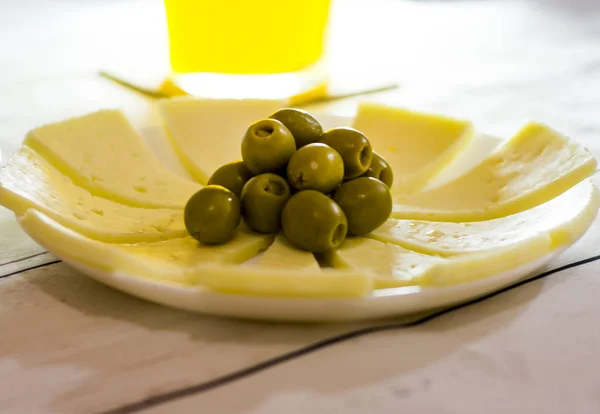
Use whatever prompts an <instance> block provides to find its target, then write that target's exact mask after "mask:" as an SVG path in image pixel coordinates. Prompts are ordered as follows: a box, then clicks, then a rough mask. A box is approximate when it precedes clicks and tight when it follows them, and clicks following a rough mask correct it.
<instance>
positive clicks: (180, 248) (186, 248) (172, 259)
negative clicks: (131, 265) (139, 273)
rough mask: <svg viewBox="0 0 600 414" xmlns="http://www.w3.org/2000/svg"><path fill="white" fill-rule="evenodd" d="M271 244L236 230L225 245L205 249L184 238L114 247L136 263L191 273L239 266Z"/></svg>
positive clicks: (269, 237) (266, 236)
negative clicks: (212, 266) (218, 265)
mask: <svg viewBox="0 0 600 414" xmlns="http://www.w3.org/2000/svg"><path fill="white" fill-rule="evenodd" d="M272 242H273V236H272V235H269V234H258V233H253V232H247V231H243V230H239V231H238V232H237V233H236V235H235V236H234V238H233V239H231V240H229V241H228V242H227V243H224V244H220V245H215V246H209V245H205V244H201V243H199V242H198V241H197V240H195V239H194V238H192V237H190V236H187V237H183V238H179V239H172V240H165V241H159V242H153V243H148V242H146V243H135V244H116V245H115V246H116V247H118V248H119V249H121V250H122V251H124V252H126V253H130V254H133V255H135V256H136V257H138V259H139V260H144V261H148V263H150V262H155V263H156V265H157V266H162V267H165V268H166V267H169V266H170V267H177V268H180V267H183V268H186V269H191V268H194V267H197V266H200V265H205V264H206V263H212V262H215V263H243V262H245V261H247V260H250V259H252V258H253V257H255V256H256V255H258V254H259V253H260V252H261V251H263V250H265V249H266V248H267V247H269V245H270V244H271V243H272Z"/></svg>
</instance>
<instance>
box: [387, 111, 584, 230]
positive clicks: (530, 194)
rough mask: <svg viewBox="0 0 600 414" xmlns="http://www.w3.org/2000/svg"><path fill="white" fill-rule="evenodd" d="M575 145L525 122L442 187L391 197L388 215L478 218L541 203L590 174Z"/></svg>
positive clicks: (441, 219)
mask: <svg viewBox="0 0 600 414" xmlns="http://www.w3.org/2000/svg"><path fill="white" fill-rule="evenodd" d="M595 169H596V160H595V159H594V158H593V157H592V156H591V154H590V153H589V152H588V151H587V150H586V149H585V148H584V147H583V146H581V145H580V144H578V143H576V142H574V141H572V140H570V139H568V138H566V137H564V136H562V135H560V134H559V133H557V132H556V131H553V130H552V129H550V128H549V127H547V126H545V125H542V124H538V123H529V124H527V125H526V126H524V127H523V128H522V129H521V130H520V131H519V132H518V133H517V134H516V135H515V136H514V137H512V138H511V139H510V140H509V141H507V142H506V143H505V144H504V145H502V146H501V147H500V148H499V149H498V150H497V151H495V152H494V153H493V154H492V155H491V156H489V157H488V158H486V159H485V160H483V161H482V162H481V163H480V164H478V165H477V166H475V167H474V168H473V169H471V170H470V171H469V172H467V173H465V174H464V175H462V176H460V177H459V178H457V179H455V180H453V181H451V182H449V183H446V184H444V185H442V186H439V187H435V188H432V189H430V190H427V191H422V192H417V193H413V194H408V195H404V196H401V197H396V199H395V202H396V204H395V205H394V207H393V211H392V217H395V218H402V219H415V220H431V221H454V222H459V221H482V220H491V219H495V218H498V217H503V216H508V215H510V214H515V213H518V212H520V211H524V210H527V209H529V208H532V207H535V206H537V205H540V204H542V203H544V202H546V201H548V200H551V199H552V198H554V197H556V196H558V195H559V194H561V193H563V192H565V191H566V190H568V189H569V188H571V187H573V186H574V185H575V184H577V183H579V182H581V181H582V180H584V179H585V178H587V177H589V176H590V175H592V174H593V173H594V171H595Z"/></svg>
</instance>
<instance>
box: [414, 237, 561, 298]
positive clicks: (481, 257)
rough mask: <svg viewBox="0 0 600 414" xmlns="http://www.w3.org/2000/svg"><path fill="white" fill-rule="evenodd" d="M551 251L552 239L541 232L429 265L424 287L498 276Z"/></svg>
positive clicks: (540, 257) (449, 284)
mask: <svg viewBox="0 0 600 414" xmlns="http://www.w3.org/2000/svg"><path fill="white" fill-rule="evenodd" d="M552 251H553V246H552V240H551V239H550V237H549V236H548V234H544V233H541V234H538V235H534V236H532V237H530V238H528V239H526V240H523V241H521V242H520V243H516V244H511V245H508V246H506V247H499V248H496V249H491V250H487V251H482V252H478V253H472V254H468V255H464V256H457V257H451V258H448V259H445V260H443V261H440V262H438V263H434V264H432V266H431V268H430V269H429V271H428V277H427V284H426V285H427V286H428V287H434V286H435V287H442V286H451V285H456V284H460V283H467V282H473V281H476V280H479V279H484V278H488V277H492V276H496V275H500V274H501V273H503V272H508V271H511V270H513V269H517V268H519V267H521V266H525V265H527V264H530V263H532V262H534V261H535V260H539V259H542V258H543V257H545V256H546V255H548V254H550V253H551V252H552Z"/></svg>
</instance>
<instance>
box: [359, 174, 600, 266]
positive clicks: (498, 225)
mask: <svg viewBox="0 0 600 414" xmlns="http://www.w3.org/2000/svg"><path fill="white" fill-rule="evenodd" d="M599 206H600V196H599V194H598V189H597V188H596V187H595V186H594V185H593V184H592V182H591V180H589V179H588V180H585V181H583V182H581V183H579V184H577V185H576V186H575V187H573V188H571V189H570V190H567V191H566V192H565V193H563V194H561V195H559V196H558V197H556V198H554V199H552V200H550V201H548V202H547V203H544V204H542V205H539V206H537V207H535V208H532V209H530V210H526V211H523V212H521V213H517V214H513V215H510V216H507V217H502V218H498V219H494V220H488V221H479V222H467V223H449V222H436V221H419V220H396V219H389V220H388V221H387V222H385V223H384V224H383V225H382V226H381V227H379V228H378V229H376V230H374V231H373V232H372V233H371V234H370V235H369V237H373V238H375V239H377V240H381V241H384V242H390V243H395V244H398V245H401V246H403V247H405V248H407V249H411V250H415V251H418V252H421V253H426V254H436V255H440V256H454V255H462V254H466V253H474V252H481V251H485V250H490V249H495V248H502V247H505V246H509V245H515V244H518V243H521V242H522V241H524V240H526V239H529V238H532V237H534V236H536V235H539V234H542V233H544V234H548V235H549V236H550V238H551V240H552V244H553V246H554V247H559V246H561V245H564V244H568V243H571V242H573V241H574V239H576V238H577V237H579V236H580V235H581V234H582V232H583V231H585V229H587V228H588V227H589V225H590V224H591V223H592V221H593V220H594V218H595V217H596V214H597V212H598V208H599Z"/></svg>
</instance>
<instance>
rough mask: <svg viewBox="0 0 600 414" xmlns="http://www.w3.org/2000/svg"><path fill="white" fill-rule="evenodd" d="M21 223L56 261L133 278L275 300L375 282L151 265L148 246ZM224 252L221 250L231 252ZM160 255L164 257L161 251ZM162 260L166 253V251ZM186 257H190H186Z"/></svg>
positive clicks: (32, 216)
mask: <svg viewBox="0 0 600 414" xmlns="http://www.w3.org/2000/svg"><path fill="white" fill-rule="evenodd" d="M19 221H20V224H21V227H22V228H23V229H24V230H25V231H26V232H27V234H28V235H29V236H30V237H31V238H33V239H34V240H35V241H37V242H38V243H39V244H41V245H42V246H43V247H45V248H47V249H48V250H50V251H52V252H53V253H54V254H56V255H57V256H58V257H60V258H63V259H69V260H72V261H77V262H79V263H82V264H84V265H86V266H90V267H93V268H96V269H99V270H101V271H105V272H121V273H123V274H126V275H129V276H131V277H142V278H150V279H154V280H160V281H164V282H168V283H177V284H187V285H198V286H201V287H204V288H207V289H210V290H213V291H215V292H221V293H229V294H245V295H257V296H276V297H280V296H286V297H332V298H345V297H361V296H364V295H366V294H368V293H369V292H370V291H371V290H372V288H373V281H372V280H371V278H370V277H369V276H367V275H366V274H364V273H362V272H357V271H352V270H332V271H327V272H322V271H320V270H319V271H310V270H307V269H300V270H285V269H265V268H262V267H259V266H251V265H237V264H230V263H223V261H222V258H219V259H218V260H211V261H210V262H203V263H201V264H198V265H195V263H194V264H193V265H192V266H188V265H186V263H185V262H184V263H180V262H176V261H174V260H171V259H168V258H167V257H162V258H161V257H159V258H157V259H155V260H151V258H150V257H148V252H149V250H148V246H144V247H142V248H141V249H140V250H137V251H135V252H134V251H132V250H135V249H136V248H135V247H130V248H125V249H124V246H119V245H116V244H109V243H103V242H100V241H97V240H92V239H90V238H87V237H85V236H83V235H81V234H79V233H76V232H74V231H72V230H70V229H68V228H66V227H64V226H62V225H60V224H59V223H58V222H56V221H54V220H52V219H51V218H49V217H47V216H45V215H44V214H42V213H40V212H38V211H35V210H28V211H27V212H26V213H25V215H24V216H23V217H21V218H20V220H19ZM255 237H257V238H256V239H255V240H256V243H257V244H256V247H259V246H261V247H262V246H264V245H265V244H264V242H265V238H268V237H269V236H258V235H255ZM174 243H175V242H174ZM184 244H185V243H184ZM226 246H227V245H224V246H223V247H224V248H225V249H227V247H226ZM238 247H239V248H240V250H241V251H247V248H248V246H247V245H246V244H245V243H241V244H240V245H239V246H238ZM151 249H155V248H154V247H153V248H151ZM156 249H160V250H161V251H162V248H156ZM255 250H256V249H255ZM138 253H141V256H140V254H138ZM164 254H168V253H167V252H166V251H164ZM228 255H229V257H236V259H237V258H239V251H238V252H231V251H230V252H229V253H228ZM185 256H187V257H188V258H189V257H190V256H189V255H188V254H187V253H186V255H185ZM163 259H164V260H163ZM187 264H189V262H188V263H187Z"/></svg>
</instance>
